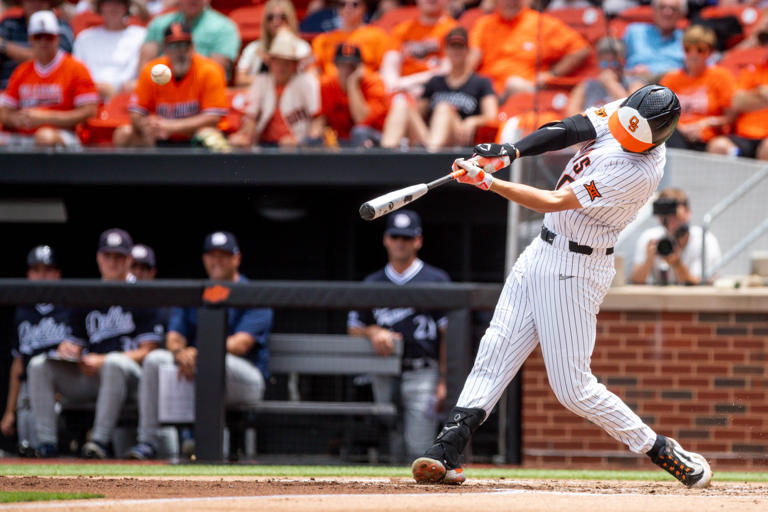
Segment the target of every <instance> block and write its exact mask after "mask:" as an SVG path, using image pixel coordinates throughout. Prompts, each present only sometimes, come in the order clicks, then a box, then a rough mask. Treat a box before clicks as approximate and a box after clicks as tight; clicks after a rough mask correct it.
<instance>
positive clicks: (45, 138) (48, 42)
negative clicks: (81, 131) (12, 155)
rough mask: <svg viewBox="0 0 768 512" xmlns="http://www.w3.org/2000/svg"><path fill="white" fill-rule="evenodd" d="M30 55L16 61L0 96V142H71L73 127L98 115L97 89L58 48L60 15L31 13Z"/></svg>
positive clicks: (79, 66)
mask: <svg viewBox="0 0 768 512" xmlns="http://www.w3.org/2000/svg"><path fill="white" fill-rule="evenodd" d="M28 34H29V43H30V46H31V47H32V54H33V59H32V60H28V61H26V62H23V63H21V64H19V65H18V66H17V67H16V69H15V70H14V72H13V74H11V78H10V80H9V81H8V88H7V89H6V90H5V93H4V94H3V95H2V96H1V97H0V123H2V125H3V128H4V129H5V130H7V131H6V132H4V133H2V134H0V145H23V146H32V145H36V146H69V147H77V146H79V145H80V141H79V139H78V138H77V135H75V131H74V130H75V128H76V126H77V125H78V124H79V123H82V122H83V121H85V120H86V119H88V118H89V117H93V116H94V115H96V110H97V106H98V102H99V93H98V91H97V90H96V85H95V84H94V83H93V79H92V78H91V75H90V73H88V69H87V68H86V67H85V66H84V65H83V63H81V62H80V61H78V60H76V59H75V58H73V57H72V56H70V55H69V54H68V53H65V52H64V51H62V50H60V49H59V21H58V20H57V19H56V15H55V14H53V12H52V11H37V12H36V13H34V14H32V16H30V17H29V27H28Z"/></svg>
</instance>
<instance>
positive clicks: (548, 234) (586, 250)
mask: <svg viewBox="0 0 768 512" xmlns="http://www.w3.org/2000/svg"><path fill="white" fill-rule="evenodd" d="M556 236H557V233H553V232H552V231H550V230H548V229H547V226H541V239H542V240H544V241H545V242H547V243H548V244H549V245H552V242H553V241H554V240H555V237H556ZM568 250H569V251H571V252H577V253H579V254H587V255H589V254H592V253H593V252H595V249H593V248H592V247H590V246H588V245H579V244H577V243H576V242H573V241H571V240H568ZM609 254H613V247H608V248H607V249H606V250H605V255H606V256H607V255H609Z"/></svg>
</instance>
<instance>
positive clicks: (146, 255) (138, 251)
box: [131, 244, 155, 268]
mask: <svg viewBox="0 0 768 512" xmlns="http://www.w3.org/2000/svg"><path fill="white" fill-rule="evenodd" d="M131 256H133V262H134V263H138V264H139V265H146V266H148V267H150V268H155V251H153V250H152V248H151V247H150V246H148V245H144V244H136V245H134V246H133V249H131Z"/></svg>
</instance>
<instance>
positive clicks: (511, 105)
mask: <svg viewBox="0 0 768 512" xmlns="http://www.w3.org/2000/svg"><path fill="white" fill-rule="evenodd" d="M567 104H568V91H567V90H564V89H560V88H556V89H542V90H540V91H538V93H537V94H533V93H519V94H515V95H513V96H510V97H509V98H508V99H507V101H505V102H504V104H503V105H502V106H501V107H500V108H499V120H500V121H506V120H507V119H509V118H510V117H513V116H518V115H520V114H525V113H527V112H534V111H535V110H538V111H539V112H540V113H541V112H554V113H556V114H563V113H564V112H565V107H566V105H567ZM535 107H538V108H535Z"/></svg>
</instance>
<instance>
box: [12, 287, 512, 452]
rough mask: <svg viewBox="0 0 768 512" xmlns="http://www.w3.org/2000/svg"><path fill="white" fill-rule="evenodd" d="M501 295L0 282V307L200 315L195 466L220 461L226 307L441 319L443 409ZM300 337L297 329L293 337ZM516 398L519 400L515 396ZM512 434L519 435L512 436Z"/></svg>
mask: <svg viewBox="0 0 768 512" xmlns="http://www.w3.org/2000/svg"><path fill="white" fill-rule="evenodd" d="M500 291H501V287H500V286H499V285H483V284H471V283H467V284H460V283H444V284H413V285H408V286H394V285H387V284H368V283H359V282H330V281H250V282H248V283H213V282H210V281H192V280H189V281H188V280H157V281H150V282H139V283H135V284H127V283H113V282H102V281H99V280H92V279H88V280H80V279H63V280H61V281H45V282H40V281H36V282H32V281H28V280H26V279H0V305H5V306H18V305H32V304H36V303H40V302H50V303H55V304H60V305H63V306H107V305H112V304H120V305H124V306H142V307H163V306H184V307H197V308H199V309H198V358H197V362H198V365H197V377H196V379H195V383H196V385H195V418H196V419H195V437H196V448H197V450H196V451H197V453H196V455H197V460H199V461H207V462H211V461H222V460H223V439H224V438H223V432H224V413H225V405H224V400H222V397H223V396H224V371H225V370H224V356H225V349H226V343H225V339H226V335H227V315H226V308H228V307H239V308H245V307H273V308H306V309H325V310H328V309H335V310H348V309H358V308H373V307H420V308H425V309H432V310H441V311H446V312H447V317H448V325H449V327H448V331H447V336H446V347H447V348H446V349H447V373H448V375H447V386H448V390H447V391H448V398H447V406H448V407H450V406H452V405H453V404H455V403H456V400H457V399H458V395H459V393H460V391H461V386H462V385H463V383H464V379H465V378H466V375H467V374H468V373H469V370H470V366H471V361H472V343H471V313H472V311H475V310H490V309H493V307H494V306H495V304H496V301H497V299H498V296H499V293H500ZM296 331H298V332H300V327H299V328H297V329H296ZM514 395H519V393H514ZM507 423H508V424H512V425H514V424H517V425H518V426H519V424H520V408H519V407H516V408H515V407H512V408H510V410H509V411H508V417H507ZM513 431H517V430H516V429H513ZM505 455H506V458H507V460H508V462H512V463H520V462H521V460H522V459H521V452H520V439H519V438H517V439H507V452H506V454H505Z"/></svg>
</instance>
